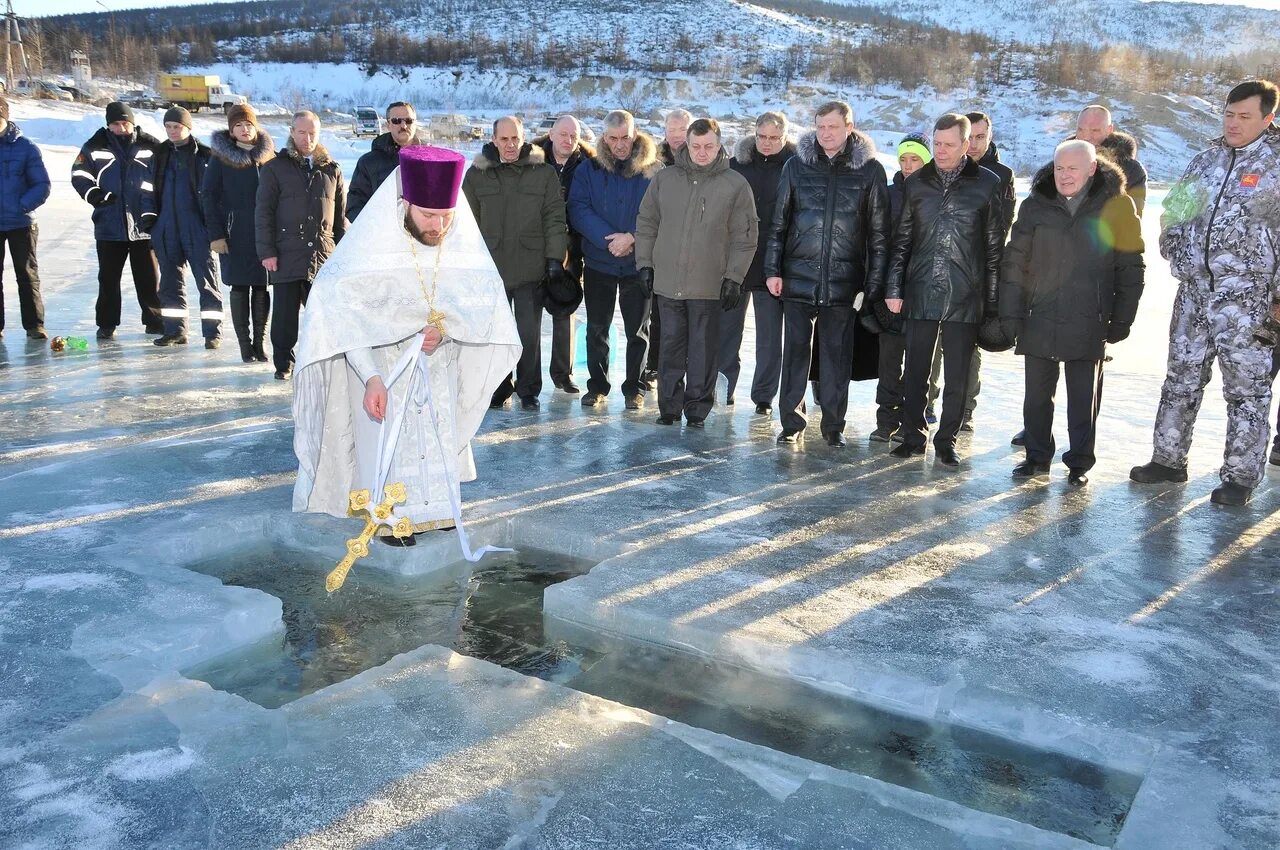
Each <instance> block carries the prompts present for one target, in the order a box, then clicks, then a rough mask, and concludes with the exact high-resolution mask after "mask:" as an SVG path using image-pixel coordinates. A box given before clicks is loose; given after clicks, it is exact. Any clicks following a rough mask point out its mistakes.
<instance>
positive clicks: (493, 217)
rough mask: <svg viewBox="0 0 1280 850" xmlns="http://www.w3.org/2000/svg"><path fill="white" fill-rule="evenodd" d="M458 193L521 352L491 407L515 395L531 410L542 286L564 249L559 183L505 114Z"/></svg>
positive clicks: (559, 270)
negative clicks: (499, 286)
mask: <svg viewBox="0 0 1280 850" xmlns="http://www.w3.org/2000/svg"><path fill="white" fill-rule="evenodd" d="M462 192H463V194H465V195H466V196H467V203H468V204H470V205H471V211H472V212H473V213H474V214H475V217H476V222H477V223H478V224H479V225H480V233H481V234H482V235H483V236H484V241H485V244H486V245H488V246H489V253H490V254H491V255H493V262H494V263H495V264H496V265H497V266H498V273H499V274H501V275H502V283H503V285H504V286H505V287H506V290H507V299H508V300H509V301H510V302H511V306H512V308H513V309H514V310H515V316H516V328H517V329H518V331H519V333H520V344H521V346H523V351H522V353H521V354H520V362H519V363H517V364H516V374H515V379H514V380H512V378H511V376H509V375H508V376H507V379H506V380H505V381H503V382H502V383H501V384H499V385H498V388H497V389H496V390H494V392H493V399H492V401H491V403H490V406H491V407H502V406H504V405H505V404H506V402H507V400H508V399H509V398H511V394H512V393H513V392H514V393H516V394H517V395H519V396H520V406H521V407H522V408H524V409H525V410H537V409H538V405H539V402H538V394H539V393H540V392H542V298H543V293H542V289H543V280H544V279H548V278H563V277H564V274H565V270H564V260H565V253H566V251H567V250H568V247H569V235H568V231H567V230H566V228H565V218H564V201H563V200H562V199H561V197H560V179H559V178H558V177H556V170H555V169H554V168H552V167H551V166H550V165H548V164H547V162H546V158H545V156H544V155H543V153H542V148H540V147H537V146H536V145H531V144H526V143H525V140H524V124H523V123H522V122H521V121H520V119H519V118H518V117H516V116H514V115H508V116H506V117H504V118H499V119H498V120H497V121H495V122H493V139H492V140H491V141H490V142H488V143H487V144H486V145H485V146H484V148H483V149H482V150H481V151H480V155H479V156H477V157H476V158H475V161H474V162H472V164H471V168H470V169H468V171H467V174H466V177H464V178H463V179H462Z"/></svg>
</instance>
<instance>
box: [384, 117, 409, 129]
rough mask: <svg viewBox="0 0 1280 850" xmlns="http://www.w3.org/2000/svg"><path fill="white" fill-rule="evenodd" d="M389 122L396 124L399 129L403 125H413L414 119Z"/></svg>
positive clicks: (393, 119) (398, 119)
mask: <svg viewBox="0 0 1280 850" xmlns="http://www.w3.org/2000/svg"><path fill="white" fill-rule="evenodd" d="M387 120H388V121H390V122H391V123H392V124H395V125H396V126H397V127H399V126H401V125H403V126H405V127H408V126H409V125H410V124H412V123H413V119H412V118H388V119H387Z"/></svg>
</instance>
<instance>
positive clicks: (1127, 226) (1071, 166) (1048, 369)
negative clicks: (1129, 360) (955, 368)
mask: <svg viewBox="0 0 1280 850" xmlns="http://www.w3.org/2000/svg"><path fill="white" fill-rule="evenodd" d="M1124 189H1125V183H1124V175H1123V174H1122V173H1121V171H1120V168H1119V167H1118V166H1116V165H1113V164H1112V163H1111V162H1110V161H1109V160H1107V159H1105V158H1103V157H1101V156H1099V155H1098V153H1097V151H1096V150H1095V149H1094V147H1093V145H1091V144H1089V143H1088V142H1084V141H1068V142H1063V143H1062V144H1060V145H1058V149H1057V151H1055V152H1054V157H1053V162H1052V163H1050V164H1048V165H1046V166H1045V167H1044V168H1041V169H1040V170H1039V171H1038V172H1037V173H1036V176H1035V178H1034V179H1033V180H1032V184H1031V194H1030V195H1029V196H1028V198H1027V200H1025V201H1023V203H1022V209H1021V210H1020V211H1019V213H1018V220H1017V222H1016V223H1015V224H1014V228H1013V237H1012V238H1011V239H1010V240H1009V244H1008V245H1007V246H1006V247H1005V250H1004V257H1003V260H1002V266H1001V273H1000V315H1001V317H1002V318H1003V321H1005V322H1009V323H1012V324H1013V325H1014V328H1013V330H1014V332H1015V334H1016V336H1017V339H1018V348H1017V353H1018V354H1020V355H1022V356H1023V357H1024V358H1025V365H1026V394H1025V397H1024V400H1023V408H1022V415H1023V426H1024V429H1025V434H1026V447H1027V457H1026V460H1024V461H1023V462H1022V463H1019V464H1018V465H1017V466H1015V467H1014V469H1013V475H1014V477H1015V478H1032V477H1037V476H1042V475H1045V474H1047V473H1048V472H1049V465H1050V463H1052V461H1053V456H1054V440H1053V397H1054V393H1055V390H1056V387H1057V384H1058V372H1059V364H1061V369H1062V370H1063V371H1065V372H1066V381H1067V431H1068V434H1069V435H1070V448H1069V449H1068V450H1067V452H1066V453H1065V454H1063V456H1062V461H1063V463H1065V464H1066V466H1067V468H1068V469H1069V470H1070V474H1069V477H1068V479H1067V481H1068V483H1069V484H1071V485H1072V486H1075V487H1079V486H1083V485H1084V484H1086V483H1088V480H1089V479H1088V476H1087V473H1088V471H1089V470H1090V469H1091V468H1092V467H1093V465H1094V462H1095V458H1094V453H1093V447H1094V442H1095V436H1096V427H1097V422H1098V405H1099V403H1100V402H1101V394H1102V360H1103V357H1104V355H1105V353H1106V345H1107V344H1108V343H1110V344H1115V343H1118V342H1120V341H1121V340H1123V339H1124V338H1125V337H1127V336H1128V335H1129V327H1130V326H1131V325H1132V324H1133V320H1134V318H1135V317H1136V316H1137V314H1138V299H1139V298H1140V297H1141V296H1142V285H1143V263H1142V250H1143V245H1142V227H1141V225H1140V224H1139V222H1138V216H1137V214H1136V212H1135V210H1134V205H1133V201H1132V199H1130V198H1129V197H1128V196H1127V195H1126V194H1125V191H1124Z"/></svg>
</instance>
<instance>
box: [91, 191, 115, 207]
mask: <svg viewBox="0 0 1280 850" xmlns="http://www.w3.org/2000/svg"><path fill="white" fill-rule="evenodd" d="M87 197H88V200H89V203H91V204H93V206H94V207H95V208H97V207H109V206H111V205H112V204H114V203H115V202H116V196H115V193H114V192H108V191H106V190H104V189H100V188H98V187H97V186H95V187H93V188H92V189H90V190H89V193H88V195H87Z"/></svg>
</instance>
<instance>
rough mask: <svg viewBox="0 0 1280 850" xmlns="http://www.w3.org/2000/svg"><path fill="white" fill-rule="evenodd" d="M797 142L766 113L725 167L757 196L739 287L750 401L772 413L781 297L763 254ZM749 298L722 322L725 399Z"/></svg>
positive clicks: (780, 119)
mask: <svg viewBox="0 0 1280 850" xmlns="http://www.w3.org/2000/svg"><path fill="white" fill-rule="evenodd" d="M795 153H796V146H795V143H793V142H791V141H788V139H787V116H785V115H783V114H782V113H781V112H765V113H763V114H761V115H760V116H759V117H758V118H756V131H755V133H754V134H752V135H750V136H745V137H743V138H742V139H739V140H738V145H737V149H736V150H735V156H734V157H733V159H731V160H729V167H730V168H732V169H733V170H734V171H736V172H738V173H739V174H741V175H742V176H743V177H745V178H747V183H748V185H750V186H751V194H752V195H753V196H754V197H755V202H756V215H757V216H758V217H759V219H760V221H761V225H760V227H759V235H758V239H757V244H756V253H755V256H754V257H753V258H752V259H751V267H750V268H749V269H747V276H746V277H745V278H743V281H742V291H743V292H744V293H749V294H750V296H751V301H750V303H751V309H752V311H753V313H754V315H755V326H756V371H755V375H754V376H753V377H752V379H751V400H752V401H753V402H754V403H755V406H756V413H757V414H759V415H761V416H768V415H769V414H770V413H772V412H773V399H774V396H776V395H777V394H778V382H779V381H780V380H781V379H782V299H781V298H779V297H778V296H776V295H774V294H773V293H771V292H770V291H769V290H768V289H766V288H765V285H764V254H765V250H766V248H767V247H768V244H769V228H768V226H767V225H768V222H771V221H773V208H774V204H775V203H776V201H777V199H778V176H779V175H780V174H781V173H782V166H784V165H786V163H787V160H789V159H791V157H793V156H795ZM747 303H748V302H747V299H745V298H744V299H743V300H742V303H741V304H739V305H738V306H737V307H735V308H734V309H732V310H726V311H725V314H724V316H722V317H721V325H720V372H721V374H723V375H724V377H725V380H726V382H727V383H728V395H727V398H726V399H725V403H726V404H733V395H734V390H735V389H736V388H737V386H738V374H739V372H740V371H741V368H742V359H741V355H740V350H741V348H742V329H743V326H744V325H745V324H746V319H747Z"/></svg>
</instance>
